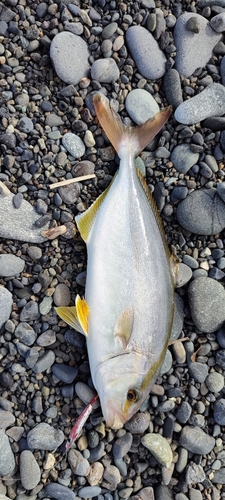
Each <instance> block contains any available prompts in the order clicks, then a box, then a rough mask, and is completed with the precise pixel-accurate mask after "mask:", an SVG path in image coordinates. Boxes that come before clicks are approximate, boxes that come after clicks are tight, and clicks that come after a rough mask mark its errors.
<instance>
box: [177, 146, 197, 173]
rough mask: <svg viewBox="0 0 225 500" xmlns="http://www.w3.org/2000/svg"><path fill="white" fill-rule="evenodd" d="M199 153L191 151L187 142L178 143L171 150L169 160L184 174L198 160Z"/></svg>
mask: <svg viewBox="0 0 225 500" xmlns="http://www.w3.org/2000/svg"><path fill="white" fill-rule="evenodd" d="M198 159H199V154H198V153H193V152H192V150H191V148H190V146H189V144H185V143H184V144H178V146H175V148H174V149H173V151H172V154H171V161H172V162H173V164H174V167H175V168H176V170H178V172H180V173H182V174H186V173H187V172H188V170H190V168H191V167H193V165H195V164H196V163H197V162H198Z"/></svg>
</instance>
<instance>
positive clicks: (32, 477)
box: [20, 450, 41, 490]
mask: <svg viewBox="0 0 225 500" xmlns="http://www.w3.org/2000/svg"><path fill="white" fill-rule="evenodd" d="M40 478H41V471H40V467H39V465H38V463H37V461H36V459H35V458H34V455H33V453H32V452H31V451H30V450H24V451H22V453H21V455H20V479H21V483H22V486H23V487H24V488H25V490H32V489H33V488H35V486H37V484H38V483H39V481H40Z"/></svg>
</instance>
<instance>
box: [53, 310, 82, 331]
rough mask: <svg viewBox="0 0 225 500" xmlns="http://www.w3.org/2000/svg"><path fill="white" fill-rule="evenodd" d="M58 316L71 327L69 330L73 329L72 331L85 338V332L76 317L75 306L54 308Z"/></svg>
mask: <svg viewBox="0 0 225 500" xmlns="http://www.w3.org/2000/svg"><path fill="white" fill-rule="evenodd" d="M55 310H56V312H57V314H58V316H59V317H60V318H61V319H62V320H63V321H65V323H67V325H69V326H71V328H74V330H77V331H78V332H80V333H83V335H85V336H86V333H85V331H84V330H83V328H82V326H81V324H80V322H79V319H78V316H77V308H76V306H72V307H65V306H64V307H56V308H55Z"/></svg>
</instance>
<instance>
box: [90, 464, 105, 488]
mask: <svg viewBox="0 0 225 500" xmlns="http://www.w3.org/2000/svg"><path fill="white" fill-rule="evenodd" d="M103 472H104V467H103V465H102V464H101V463H100V462H94V463H93V464H91V470H90V472H89V474H88V476H87V480H88V482H89V484H90V485H91V486H96V485H97V484H98V483H99V482H100V481H101V479H102V476H103Z"/></svg>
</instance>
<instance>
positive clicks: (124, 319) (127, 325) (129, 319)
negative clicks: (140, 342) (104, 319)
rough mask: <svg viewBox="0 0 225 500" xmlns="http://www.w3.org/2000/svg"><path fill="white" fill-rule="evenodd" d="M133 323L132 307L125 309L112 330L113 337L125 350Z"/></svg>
mask: <svg viewBox="0 0 225 500" xmlns="http://www.w3.org/2000/svg"><path fill="white" fill-rule="evenodd" d="M133 322H134V310H133V307H127V308H126V309H124V311H123V312H122V313H121V314H120V316H119V318H118V320H117V322H116V325H115V328H114V337H116V338H119V340H120V342H121V344H122V347H123V349H126V347H127V345H128V343H129V340H130V337H131V334H132V330H133Z"/></svg>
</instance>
